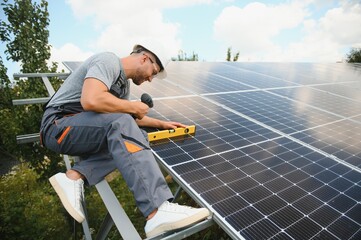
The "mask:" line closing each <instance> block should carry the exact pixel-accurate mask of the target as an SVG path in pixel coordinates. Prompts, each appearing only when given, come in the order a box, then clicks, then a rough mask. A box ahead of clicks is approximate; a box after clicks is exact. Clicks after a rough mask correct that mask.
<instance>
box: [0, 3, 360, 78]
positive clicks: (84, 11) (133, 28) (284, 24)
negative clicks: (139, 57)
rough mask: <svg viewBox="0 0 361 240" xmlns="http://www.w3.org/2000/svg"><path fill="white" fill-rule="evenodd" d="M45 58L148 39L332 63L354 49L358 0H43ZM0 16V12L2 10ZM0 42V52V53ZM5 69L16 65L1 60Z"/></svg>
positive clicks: (207, 51) (168, 49)
mask: <svg viewBox="0 0 361 240" xmlns="http://www.w3.org/2000/svg"><path fill="white" fill-rule="evenodd" d="M48 2H49V6H48V11H49V18H50V24H49V31H50V37H49V44H50V45H51V46H52V48H51V59H50V60H51V61H56V62H62V61H82V60H85V59H86V58H87V57H89V56H90V55H92V54H94V53H97V52H102V51H112V52H115V53H116V54H117V55H118V56H119V57H122V56H126V55H128V54H129V53H130V52H131V49H132V47H133V45H134V44H137V43H147V42H152V44H153V45H155V46H158V47H159V46H161V47H162V50H161V51H162V52H163V55H164V56H166V57H168V58H171V57H177V55H178V54H179V53H180V51H183V52H184V53H186V54H187V56H191V55H192V54H193V53H195V54H197V55H198V59H199V61H208V62H211V61H212V62H213V61H225V59H226V55H227V49H228V48H229V47H230V48H231V52H232V54H235V53H237V52H239V53H240V55H239V59H238V61H247V62H339V61H344V60H345V57H346V54H347V53H349V51H350V49H351V47H361V1H360V0H269V1H248V0H242V1H239V0H238V1H237V0H121V1H120V0H101V1H99V0H49V1H48ZM1 17H2V18H3V17H4V15H3V13H2V15H1ZM4 50H5V46H4V44H3V43H2V46H1V47H0V54H1V56H2V57H3V60H4V61H5V57H4V53H3V52H4ZM5 66H6V67H7V68H8V72H18V71H17V69H19V64H17V63H11V62H8V61H5Z"/></svg>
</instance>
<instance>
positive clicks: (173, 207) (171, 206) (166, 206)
mask: <svg viewBox="0 0 361 240" xmlns="http://www.w3.org/2000/svg"><path fill="white" fill-rule="evenodd" d="M191 208H192V207H189V206H183V205H182V206H181V205H178V203H170V202H168V201H166V202H164V203H163V204H162V210H165V211H174V212H176V211H182V209H191Z"/></svg>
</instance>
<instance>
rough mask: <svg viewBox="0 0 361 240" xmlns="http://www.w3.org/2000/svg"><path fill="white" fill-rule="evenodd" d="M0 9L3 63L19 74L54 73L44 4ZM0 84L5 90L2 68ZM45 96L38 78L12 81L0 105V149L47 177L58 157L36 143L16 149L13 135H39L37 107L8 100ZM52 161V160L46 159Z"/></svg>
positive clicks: (25, 1)
mask: <svg viewBox="0 0 361 240" xmlns="http://www.w3.org/2000/svg"><path fill="white" fill-rule="evenodd" d="M1 6H2V10H3V11H4V15H5V16H6V17H7V19H3V20H0V39H1V41H2V42H4V43H6V50H5V54H6V56H7V60H11V61H14V62H19V63H20V65H21V72H23V73H29V72H32V73H33V72H55V70H56V68H57V65H56V64H54V63H53V64H52V67H51V68H50V69H49V67H48V66H47V60H48V59H49V58H50V45H49V44H48V37H49V30H48V25H49V14H48V10H47V6H48V3H47V2H46V1H45V0H41V1H40V2H39V3H32V1H31V0H14V1H13V3H9V1H8V0H4V2H3V3H1ZM1 73H2V74H4V76H2V75H1V78H2V79H1V81H2V82H1V83H3V84H2V85H4V90H2V91H7V92H8V91H9V84H8V78H6V77H5V75H6V69H5V68H3V67H2V72H1ZM51 82H52V83H53V84H55V85H57V86H58V85H59V84H60V80H59V79H57V78H53V79H51ZM44 96H47V91H46V88H45V86H44V84H43V83H42V81H41V78H29V79H15V80H14V82H13V85H12V86H11V96H10V94H7V95H6V96H3V97H4V99H3V100H4V102H5V103H7V105H4V106H2V109H1V111H2V115H1V116H2V117H1V124H0V125H1V128H2V129H1V130H2V134H1V136H2V137H1V139H0V140H1V142H0V144H1V145H0V148H2V149H4V150H5V151H7V152H10V153H11V154H12V155H15V156H17V157H18V158H19V160H26V161H29V162H30V163H31V166H32V167H33V168H35V169H36V170H37V171H38V173H40V174H43V175H44V177H48V176H49V175H50V174H52V173H54V172H55V171H57V169H58V168H59V166H58V162H59V161H60V156H59V155H58V154H54V153H52V152H50V151H48V150H46V149H45V148H42V147H41V146H40V143H38V142H36V143H30V144H25V145H22V146H21V147H19V146H18V145H17V144H16V138H15V136H17V135H21V134H29V133H36V132H39V127H40V120H41V116H42V114H43V110H42V105H41V104H33V105H24V106H11V105H10V104H9V103H11V100H12V99H26V98H35V97H44ZM46 159H52V161H49V160H46Z"/></svg>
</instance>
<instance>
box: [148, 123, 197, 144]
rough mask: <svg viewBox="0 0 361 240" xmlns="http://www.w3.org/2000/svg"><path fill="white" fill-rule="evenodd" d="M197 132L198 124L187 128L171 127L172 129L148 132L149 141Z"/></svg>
mask: <svg viewBox="0 0 361 240" xmlns="http://www.w3.org/2000/svg"><path fill="white" fill-rule="evenodd" d="M195 132H196V126H195V125H191V126H188V127H185V128H176V129H170V130H162V131H157V132H150V133H148V139H149V142H152V141H157V140H161V139H165V138H172V137H178V136H183V135H187V134H194V133H195Z"/></svg>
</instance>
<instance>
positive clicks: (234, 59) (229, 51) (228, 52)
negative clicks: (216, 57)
mask: <svg viewBox="0 0 361 240" xmlns="http://www.w3.org/2000/svg"><path fill="white" fill-rule="evenodd" d="M238 58H239V51H238V52H237V53H236V55H234V56H233V62H237V61H238ZM231 59H232V48H231V47H229V48H228V49H227V58H226V60H227V61H228V62H230V61H231Z"/></svg>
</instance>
